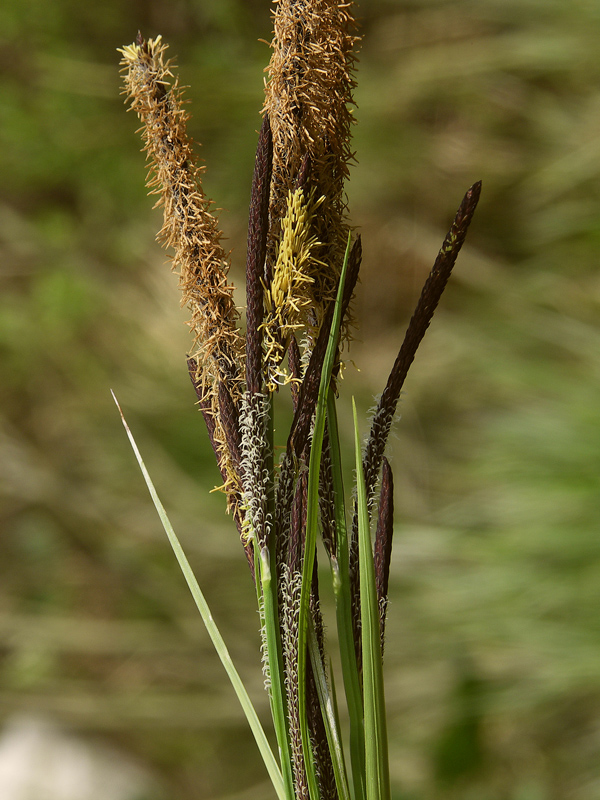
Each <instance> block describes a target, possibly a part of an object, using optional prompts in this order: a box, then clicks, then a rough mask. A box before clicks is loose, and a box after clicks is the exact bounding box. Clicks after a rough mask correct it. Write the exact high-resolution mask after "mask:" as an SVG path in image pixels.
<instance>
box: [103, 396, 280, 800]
mask: <svg viewBox="0 0 600 800" xmlns="http://www.w3.org/2000/svg"><path fill="white" fill-rule="evenodd" d="M111 394H112V396H113V399H114V401H115V403H116V405H117V408H118V409H119V413H120V415H121V420H122V422H123V426H124V428H125V431H126V433H127V437H128V439H129V442H130V444H131V447H132V449H133V452H134V453H135V457H136V459H137V462H138V464H139V466H140V469H141V471H142V475H143V476H144V480H145V481H146V486H147V487H148V491H149V492H150V496H151V497H152V501H153V502H154V506H155V508H156V510H157V512H158V516H159V517H160V521H161V522H162V525H163V528H164V530H165V533H166V534H167V537H168V539H169V542H170V544H171V547H172V548H173V552H174V553H175V557H176V558H177V561H178V562H179V566H180V568H181V571H182V572H183V575H184V577H185V580H186V582H187V585H188V587H189V589H190V592H191V593H192V597H193V598H194V602H195V603H196V607H197V608H198V611H199V612H200V616H201V617H202V621H203V622H204V625H205V627H206V630H207V632H208V635H209V636H210V638H211V641H212V643H213V645H214V648H215V650H216V651H217V654H218V656H219V658H220V659H221V663H222V664H223V667H224V668H225V672H226V673H227V676H228V677H229V680H230V681H231V685H232V686H233V688H234V690H235V693H236V695H237V697H238V700H239V702H240V705H241V706H242V709H243V711H244V714H245V715H246V719H247V720H248V724H249V725H250V728H251V730H252V733H253V734H254V738H255V740H256V744H257V745H258V749H259V750H260V754H261V756H262V758H263V761H264V762H265V766H266V768H267V771H268V773H269V777H270V778H271V783H272V784H273V788H274V789H275V792H276V793H277V797H278V798H279V800H286V792H285V789H284V785H283V779H282V777H281V772H280V770H279V766H278V764H277V761H276V760H275V757H274V755H273V752H272V750H271V747H270V745H269V742H268V741H267V737H266V736H265V732H264V730H263V727H262V725H261V724H260V720H259V719H258V716H257V714H256V711H255V709H254V706H253V705H252V701H251V700H250V697H249V695H248V692H247V691H246V687H245V686H244V684H243V683H242V679H241V678H240V676H239V673H238V671H237V670H236V668H235V666H234V664H233V661H232V660H231V656H230V655H229V651H228V649H227V645H226V644H225V642H224V640H223V637H222V636H221V633H220V632H219V629H218V628H217V625H216V623H215V621H214V619H213V617H212V614H211V612H210V608H209V607H208V603H207V602H206V600H205V598H204V595H203V594H202V590H201V589H200V586H199V585H198V581H197V580H196V576H195V575H194V573H193V571H192V568H191V566H190V563H189V561H188V560H187V557H186V555H185V553H184V551H183V548H182V546H181V544H180V542H179V539H178V538H177V535H176V533H175V531H174V530H173V526H172V525H171V522H170V520H169V518H168V516H167V512H166V511H165V508H164V506H163V504H162V503H161V501H160V498H159V497H158V494H157V492H156V489H155V488H154V484H153V482H152V479H151V478H150V474H149V472H148V470H147V469H146V465H145V464H144V461H143V459H142V456H141V454H140V451H139V449H138V447H137V444H136V443H135V440H134V438H133V434H132V433H131V431H130V429H129V426H128V425H127V422H126V420H125V417H124V415H123V412H122V410H121V406H120V405H119V403H118V401H117V398H116V397H115V395H114V392H111Z"/></svg>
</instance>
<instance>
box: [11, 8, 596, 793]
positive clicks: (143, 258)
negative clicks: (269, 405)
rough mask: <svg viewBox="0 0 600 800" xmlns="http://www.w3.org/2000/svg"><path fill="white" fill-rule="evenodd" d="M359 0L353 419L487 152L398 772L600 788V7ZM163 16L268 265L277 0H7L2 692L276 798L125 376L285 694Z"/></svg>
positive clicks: (439, 396) (171, 762) (208, 153)
mask: <svg viewBox="0 0 600 800" xmlns="http://www.w3.org/2000/svg"><path fill="white" fill-rule="evenodd" d="M359 13H360V15H361V17H362V33H363V36H364V41H363V44H362V49H361V53H360V63H359V65H358V81H359V84H358V88H357V90H356V101H357V110H356V117H357V125H356V127H355V138H354V142H355V147H356V151H357V164H356V166H355V167H353V170H352V178H351V182H350V186H349V199H350V206H351V212H352V221H353V224H355V225H356V226H357V228H358V229H360V231H361V232H362V236H363V245H364V253H365V257H364V268H363V275H362V284H361V286H360V288H359V291H358V298H357V315H358V317H359V319H360V320H361V330H360V333H359V334H358V340H357V341H356V342H355V349H354V354H353V357H354V360H355V362H356V365H357V367H358V368H359V369H360V371H357V370H355V369H353V368H352V367H351V368H349V369H348V370H347V372H346V379H345V382H344V386H343V399H342V401H341V408H342V415H343V419H344V420H345V422H344V425H345V431H346V434H345V435H346V441H347V444H348V446H351V430H350V424H349V403H350V396H351V394H355V395H356V397H357V400H358V402H359V405H360V407H361V408H362V410H363V411H364V412H366V411H367V409H368V408H369V406H370V405H372V402H373V400H372V398H373V395H374V394H376V393H377V392H379V391H380V390H381V388H382V386H383V382H384V380H385V377H386V374H387V370H389V367H390V365H391V363H392V361H393V358H394V356H395V352H396V349H397V347H398V345H399V342H400V340H401V337H402V335H403V331H404V328H405V326H406V322H407V319H408V316H409V315H410V312H411V310H412V307H413V306H414V303H415V301H416V298H417V297H418V294H419V291H420V287H421V284H422V282H423V280H424V278H425V276H426V274H427V271H428V270H429V268H430V266H431V264H432V263H433V259H434V258H435V254H436V252H437V248H438V247H439V244H440V243H441V241H442V238H443V235H444V233H445V232H446V230H447V228H448V226H449V223H450V221H451V219H452V216H453V214H454V211H455V209H456V207H457V206H458V203H459V202H460V199H461V197H462V195H463V193H464V191H465V190H466V189H467V188H468V186H470V185H471V184H472V183H473V182H474V181H475V180H477V179H480V178H481V179H482V180H483V194H482V200H481V203H480V207H479V209H478V211H477V214H476V217H475V221H474V223H473V226H472V229H471V232H470V234H469V237H468V242H467V245H466V247H465V249H464V251H463V253H462V254H461V256H460V259H459V262H458V265H457V268H456V273H455V275H454V277H453V278H452V281H451V285H450V286H449V288H448V290H447V294H446V295H445V297H444V299H443V301H442V307H441V308H440V310H439V312H438V314H437V315H436V317H435V319H434V322H433V325H432V327H431V330H430V332H429V333H428V335H427V338H426V341H425V342H424V344H423V346H422V348H421V350H420V351H419V354H418V357H417V361H416V363H415V365H414V367H413V370H412V373H411V375H410V376H409V379H408V381H407V383H406V387H405V392H404V396H403V402H402V404H401V405H402V407H401V412H402V419H401V421H400V422H399V424H398V425H397V427H396V436H395V438H394V440H393V444H392V448H391V454H392V464H393V467H394V471H395V476H396V509H397V513H396V534H395V535H396V540H395V551H394V560H393V565H392V585H391V605H390V612H389V623H388V644H387V651H386V670H387V681H388V683H387V687H388V688H387V693H388V701H389V724H390V747H391V758H392V775H393V782H394V792H395V793H394V798H395V800H409V799H410V800H425V799H427V800H430V799H432V800H437V799H438V798H439V799H440V800H441V798H444V799H446V798H448V799H449V800H467V799H468V798H478V800H563V798H564V800H567V798H568V799H569V800H595V799H596V798H598V797H600V768H599V766H598V765H599V763H600V613H599V611H600V535H599V534H600V531H599V524H598V519H599V514H600V478H599V466H600V405H599V402H598V401H599V398H600V316H599V311H600V272H599V270H598V254H599V252H600V204H599V201H600V90H599V88H598V87H599V86H600V59H599V58H598V44H597V43H598V41H599V39H600V5H599V4H598V3H595V2H591V1H590V0H572V2H569V3H564V2H562V1H559V0H543V2H540V0H477V1H476V2H475V0H472V1H471V0H454V2H447V1H446V0H412V1H409V0H371V1H370V2H367V0H364V2H363V3H362V4H361V6H360V9H359ZM138 28H139V29H141V30H142V32H143V34H144V35H145V36H147V37H148V36H155V35H156V34H158V33H162V34H163V36H164V38H165V40H166V41H168V42H169V43H170V44H171V52H172V54H173V55H174V56H176V57H177V60H178V63H179V64H180V72H181V75H182V81H183V83H184V84H189V86H190V89H189V92H188V97H189V99H190V111H191V113H192V115H193V119H192V122H191V131H192V133H193V135H194V138H195V139H196V140H197V141H199V142H202V144H203V147H202V150H201V154H202V157H203V158H204V159H205V161H206V164H207V167H208V171H207V173H206V181H205V189H206V191H207V193H208V194H209V195H210V196H211V197H213V198H214V199H215V201H216V203H217V205H218V207H220V208H222V209H223V210H222V212H221V221H222V226H223V228H224V230H225V231H226V234H227V237H228V240H229V243H230V245H231V247H232V248H233V251H234V254H233V263H234V267H233V277H234V280H236V282H237V283H238V284H239V283H240V282H241V281H240V276H241V266H242V264H243V260H244V253H245V249H244V226H245V223H246V214H247V205H248V197H249V186H250V179H251V175H252V168H253V153H254V148H255V143H256V131H257V129H258V127H259V125H260V118H259V110H260V107H261V97H262V85H263V83H262V82H263V72H262V70H263V68H264V67H265V66H266V64H267V62H268V58H269V50H268V47H267V45H266V44H265V43H263V42H261V41H259V40H261V39H264V40H269V39H270V32H271V22H270V7H269V2H267V0H171V1H169V0H129V1H128V2H124V1H123V0H103V2H102V3H99V4H92V3H89V4H88V3H82V2H80V0H77V2H76V1H75V0H53V2H46V1H45V0H4V2H3V3H2V4H1V6H0V175H1V181H0V254H1V255H0V275H1V278H2V290H1V292H0V360H1V376H2V377H1V383H0V397H1V401H2V402H1V408H0V526H1V537H0V571H1V576H2V579H1V584H0V631H1V641H0V648H1V649H0V654H1V659H0V717H1V720H2V721H7V720H10V719H11V718H13V716H14V715H15V714H17V713H24V712H27V713H35V714H38V715H39V714H41V715H44V716H45V717H47V718H49V719H52V720H56V721H58V722H60V724H62V725H64V726H67V728H68V729H69V730H71V731H75V732H78V733H80V734H82V735H83V736H85V737H86V739H87V740H90V741H98V742H102V743H110V744H111V746H113V747H115V748H118V749H119V750H121V751H122V752H123V753H127V754H129V755H131V756H132V757H134V758H135V759H136V760H137V762H139V763H140V764H142V765H145V767H147V768H148V769H149V770H150V771H151V773H152V774H153V775H154V777H155V779H156V781H157V783H158V785H159V786H160V787H161V789H162V791H163V793H164V796H165V797H169V798H171V800H204V799H205V798H207V799H210V798H233V797H235V798H238V800H240V799H241V798H256V797H270V796H271V792H270V790H269V787H268V784H267V783H265V773H264V771H263V767H262V765H261V763H260V760H259V757H258V755H257V753H256V751H255V749H254V744H253V742H252V740H251V737H250V734H249V733H248V731H247V730H246V726H245V722H244V720H243V718H242V715H241V713H240V711H239V709H238V708H237V705H236V700H235V698H234V695H233V692H232V691H231V690H230V688H229V686H228V685H227V684H226V682H225V678H224V677H223V674H222V671H221V667H220V665H219V663H218V661H217V659H216V657H215V656H214V655H213V654H212V653H211V649H210V645H209V643H208V641H207V637H206V635H205V633H204V631H203V629H202V627H201V623H200V621H199V619H198V617H197V615H196V613H195V609H194V607H193V605H192V601H191V599H190V597H189V595H188V591H187V589H186V587H185V585H184V583H183V580H182V578H181V576H180V574H179V572H178V568H177V567H176V565H175V563H174V559H173V557H172V555H171V553H170V551H169V548H168V545H167V543H166V541H165V538H164V535H163V533H162V531H161V529H160V526H159V523H158V520H157V519H156V517H155V513H154V510H153V508H152V507H151V504H150V501H149V499H148V497H147V494H146V490H145V488H144V486H143V484H142V480H141V477H140V475H139V472H138V470H137V467H136V465H135V462H134V460H133V457H132V455H131V452H130V450H129V446H128V444H127V442H126V440H125V438H124V434H123V430H122V428H121V424H120V421H119V419H118V416H117V413H116V410H115V407H114V405H113V403H112V400H111V398H110V394H109V388H113V389H114V390H115V392H116V393H117V395H118V397H119V399H120V401H121V403H122V405H123V407H124V409H125V411H126V414H127V416H128V419H129V422H130V425H131V426H132V428H133V430H134V433H135V434H136V437H137V439H138V443H139V445H140V447H141V448H142V450H143V453H144V455H145V458H146V461H147V464H148V465H149V467H150V469H151V472H152V474H153V477H154V479H155V482H156V484H157V486H158V488H159V491H160V493H161V495H162V497H163V500H164V502H165V503H166V505H167V507H168V510H169V512H170V514H171V517H172V520H173V522H174V524H175V527H176V530H177V531H178V532H179V534H180V537H181V539H182V540H183V542H184V544H185V546H186V548H187V550H188V552H189V554H190V558H191V560H192V562H193V565H194V567H195V569H196V571H197V574H198V577H199V579H200V582H201V584H202V586H203V587H204V589H205V592H206V595H207V597H208V599H209V602H210V603H211V605H212V607H213V611H214V615H215V617H216V618H217V621H218V623H219V624H220V625H221V626H222V629H223V633H224V635H225V637H226V639H227V640H228V642H229V644H230V649H231V652H232V655H233V657H234V659H235V660H236V662H237V664H238V665H239V668H240V670H241V672H242V674H243V676H244V678H245V679H246V680H247V682H248V684H249V687H250V690H251V693H252V695H253V697H254V698H256V702H257V705H258V706H259V708H260V710H261V712H266V700H265V696H264V692H263V689H262V676H261V674H260V666H259V665H260V657H259V653H258V639H257V633H256V629H257V616H256V612H255V610H254V593H253V588H252V585H251V581H250V578H249V575H248V572H247V566H246V563H245V558H244V557H243V554H242V551H241V548H240V546H239V542H237V541H236V534H235V532H234V529H233V526H232V524H231V520H229V519H228V518H227V517H226V515H225V514H224V513H223V498H222V496H221V495H218V494H210V493H209V491H210V489H211V488H212V487H213V486H214V485H215V484H216V483H218V473H217V470H216V468H215V466H214V464H213V459H212V456H211V453H210V448H209V446H208V442H207V439H206V436H205V431H204V429H203V423H202V420H201V418H200V416H199V414H198V413H197V411H196V410H195V408H194V399H195V398H194V394H193V391H192V389H191V386H190V385H189V380H188V377H187V373H186V368H185V352H186V349H187V347H188V344H189V340H188V332H187V329H186V327H185V325H184V324H183V323H184V322H185V319H186V316H185V312H184V311H182V310H180V309H179V305H178V304H179V297H178V292H177V289H176V277H175V276H173V275H172V274H171V273H170V271H169V267H168V265H167V263H166V257H165V254H164V253H163V252H162V251H161V250H160V249H159V247H158V245H157V244H156V243H155V241H154V234H155V232H156V230H158V228H159V227H160V224H161V219H160V212H159V211H157V210H154V211H152V210H151V208H152V201H151V200H149V199H148V198H147V196H146V192H145V188H144V175H145V169H144V160H143V157H142V156H141V154H140V152H139V149H140V144H139V139H138V137H136V135H135V130H136V128H137V120H136V119H135V118H134V117H133V116H132V115H131V114H127V113H125V107H124V105H123V98H122V97H121V96H120V95H119V91H120V85H119V78H118V69H117V64H118V54H117V52H116V48H117V47H118V46H121V45H124V44H127V43H129V42H131V41H132V40H133V39H134V37H135V34H136V31H137V30H138ZM239 302H240V305H241V304H243V296H240V298H239ZM365 427H366V426H365ZM329 632H330V635H331V636H333V635H334V630H333V626H330V627H329ZM99 796H101V795H99Z"/></svg>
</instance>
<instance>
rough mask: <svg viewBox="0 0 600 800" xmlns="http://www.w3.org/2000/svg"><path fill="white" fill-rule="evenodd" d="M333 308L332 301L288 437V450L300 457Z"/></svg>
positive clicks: (308, 425)
mask: <svg viewBox="0 0 600 800" xmlns="http://www.w3.org/2000/svg"><path fill="white" fill-rule="evenodd" d="M333 308H334V304H333V303H330V304H329V306H328V308H327V311H326V312H325V317H324V319H323V323H322V325H321V330H320V331H319V335H318V337H317V341H316V343H315V346H314V348H313V351H312V353H311V354H310V361H309V362H308V367H307V369H306V374H305V376H304V380H303V382H302V387H301V389H300V399H299V401H298V408H297V409H296V413H295V415H294V421H293V422H292V427H291V430H290V435H289V437H288V452H290V453H292V452H293V453H294V454H295V456H296V457H297V458H299V457H300V455H301V453H302V451H303V450H304V447H305V446H306V443H307V441H308V434H309V432H310V425H311V422H312V418H313V414H314V412H315V407H316V405H317V398H318V395H319V384H320V382H321V369H322V367H323V361H324V360H325V353H326V351H327V342H328V341H329V330H330V328H331V323H332V322H333Z"/></svg>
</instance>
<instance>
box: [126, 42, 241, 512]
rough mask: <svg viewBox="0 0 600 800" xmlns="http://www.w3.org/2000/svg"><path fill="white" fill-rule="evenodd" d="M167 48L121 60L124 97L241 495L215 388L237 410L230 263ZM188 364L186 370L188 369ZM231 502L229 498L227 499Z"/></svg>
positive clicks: (156, 46)
mask: <svg viewBox="0 0 600 800" xmlns="http://www.w3.org/2000/svg"><path fill="white" fill-rule="evenodd" d="M166 50H167V45H166V44H164V43H163V42H162V39H161V37H160V36H158V37H157V38H156V39H149V40H148V41H147V42H145V41H144V40H143V39H142V38H141V36H139V35H138V39H137V41H136V42H135V43H134V44H131V45H128V46H126V47H124V48H123V49H122V50H121V51H120V52H121V53H122V55H123V58H122V60H121V65H122V68H123V69H122V72H123V77H124V82H125V89H124V92H125V93H126V94H127V95H128V97H129V98H130V100H131V108H132V110H133V111H135V112H136V114H137V115H138V117H139V118H140V120H141V121H142V123H143V127H142V129H141V133H142V138H143V140H144V145H145V147H144V149H145V151H146V153H147V158H148V161H149V164H150V169H149V175H148V180H147V185H148V188H149V189H151V191H152V193H154V194H158V195H159V196H160V197H159V200H158V203H157V205H160V206H162V207H163V209H164V223H163V227H162V229H161V231H160V233H159V234H158V237H157V238H158V239H159V240H160V241H161V242H162V243H163V244H164V245H165V246H166V247H172V248H173V250H174V255H173V258H172V263H173V269H174V270H175V271H177V272H178V274H179V285H180V288H181V290H182V305H185V306H187V307H188V308H189V309H190V311H191V315H192V317H191V320H190V322H189V323H188V324H189V325H190V327H191V328H192V331H193V333H194V348H193V352H192V353H191V356H190V358H191V359H192V360H193V362H195V364H196V365H197V366H196V375H195V376H194V377H195V378H196V379H197V381H198V382H199V383H200V384H201V386H202V394H203V397H204V398H205V399H207V400H208V401H209V408H208V409H205V413H212V415H213V417H214V420H215V429H214V439H215V442H216V446H217V448H218V451H219V462H220V467H221V471H222V473H225V475H226V480H225V488H226V489H227V490H228V492H229V494H230V495H231V489H232V488H233V487H236V488H238V489H239V480H238V477H237V474H236V470H235V468H234V465H233V464H232V463H231V458H230V456H229V453H228V448H227V436H226V434H225V431H224V429H223V426H222V424H221V420H220V412H219V388H218V387H219V384H220V383H221V381H224V382H225V383H226V386H227V389H228V391H229V392H230V394H231V398H232V402H233V405H234V407H237V402H238V399H239V395H240V386H239V384H240V381H241V376H242V363H243V338H242V336H241V334H240V332H239V330H238V327H237V317H238V314H237V311H236V307H235V304H234V301H233V290H234V287H233V286H232V285H231V284H230V283H228V281H227V273H228V271H229V259H228V255H227V253H226V252H225V250H224V249H223V247H222V245H221V237H222V233H221V231H220V229H219V225H218V221H217V219H216V217H215V216H214V215H213V214H212V213H211V205H212V203H211V201H210V200H209V199H208V198H207V197H206V196H205V194H204V192H203V190H202V183H201V175H202V172H203V171H204V167H201V166H199V165H198V163H197V160H196V157H195V155H194V153H193V143H192V141H191V139H190V138H189V137H188V135H187V131H186V123H187V120H188V119H189V115H188V114H187V113H186V112H185V111H184V110H183V100H182V91H181V89H180V87H179V81H178V78H176V77H174V76H173V73H172V72H171V66H172V63H171V62H169V61H166V60H165V57H164V56H165V51H166ZM188 363H190V362H189V361H188ZM230 499H231V498H230Z"/></svg>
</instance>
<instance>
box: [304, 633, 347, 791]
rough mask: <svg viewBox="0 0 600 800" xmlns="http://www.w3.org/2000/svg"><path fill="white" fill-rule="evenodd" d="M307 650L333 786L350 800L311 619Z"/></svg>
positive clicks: (332, 708)
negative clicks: (331, 769)
mask: <svg viewBox="0 0 600 800" xmlns="http://www.w3.org/2000/svg"><path fill="white" fill-rule="evenodd" d="M308 650H309V653H310V663H311V664H312V668H313V674H314V676H315V683H316V685H317V693H318V695H319V705H320V706H321V712H322V714H323V722H324V724H325V734H326V736H327V744H328V746H329V752H330V753H331V761H332V764H333V773H334V776H335V785H336V787H337V790H338V795H339V800H350V788H349V786H348V778H347V776H346V765H345V763H344V750H343V748H342V742H341V738H340V728H339V723H338V720H337V717H336V713H335V706H334V700H333V697H332V694H331V693H330V691H329V686H328V685H327V676H326V674H325V668H324V666H323V662H322V661H321V653H320V652H319V644H318V642H317V634H316V633H315V626H314V624H313V622H312V620H311V619H309V621H308Z"/></svg>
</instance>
